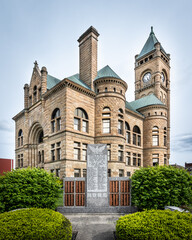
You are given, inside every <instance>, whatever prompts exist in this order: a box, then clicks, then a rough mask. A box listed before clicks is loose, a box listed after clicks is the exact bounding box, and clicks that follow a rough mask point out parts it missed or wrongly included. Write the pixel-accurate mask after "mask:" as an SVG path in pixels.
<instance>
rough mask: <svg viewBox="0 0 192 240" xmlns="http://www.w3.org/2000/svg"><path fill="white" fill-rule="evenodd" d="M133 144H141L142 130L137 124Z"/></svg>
mask: <svg viewBox="0 0 192 240" xmlns="http://www.w3.org/2000/svg"><path fill="white" fill-rule="evenodd" d="M133 144H134V145H137V146H141V131H140V128H139V127H138V126H137V125H135V126H134V128H133Z"/></svg>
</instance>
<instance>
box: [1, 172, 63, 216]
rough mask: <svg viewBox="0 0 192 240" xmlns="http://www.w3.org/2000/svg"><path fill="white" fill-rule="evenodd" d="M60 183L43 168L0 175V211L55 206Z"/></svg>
mask: <svg viewBox="0 0 192 240" xmlns="http://www.w3.org/2000/svg"><path fill="white" fill-rule="evenodd" d="M59 189H60V184H59V182H58V181H57V179H56V177H55V176H54V175H53V174H50V173H47V172H46V171H45V170H43V169H38V168H33V169H30V168H27V169H17V170H13V171H12V172H7V173H6V174H5V175H4V176H1V177H0V212H4V211H10V210H13V209H18V208H31V207H38V208H52V209H54V208H55V202H56V200H57V198H58V194H59Z"/></svg>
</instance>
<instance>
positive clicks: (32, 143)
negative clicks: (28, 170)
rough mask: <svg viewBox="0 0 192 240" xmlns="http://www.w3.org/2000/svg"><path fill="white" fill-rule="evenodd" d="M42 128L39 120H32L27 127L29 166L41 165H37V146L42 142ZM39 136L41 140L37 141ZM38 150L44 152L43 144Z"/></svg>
mask: <svg viewBox="0 0 192 240" xmlns="http://www.w3.org/2000/svg"><path fill="white" fill-rule="evenodd" d="M43 136H44V132H43V128H42V126H41V124H40V123H39V122H34V123H33V124H32V126H31V127H30V129H29V135H28V142H29V155H28V161H29V165H30V166H31V167H42V166H40V165H39V163H40V161H39V160H38V158H39V147H40V145H41V144H42V143H43ZM40 138H41V141H39V140H40ZM40 150H41V151H42V150H43V152H44V149H43V145H41V147H40Z"/></svg>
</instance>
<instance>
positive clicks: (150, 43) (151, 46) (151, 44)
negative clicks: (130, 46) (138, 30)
mask: <svg viewBox="0 0 192 240" xmlns="http://www.w3.org/2000/svg"><path fill="white" fill-rule="evenodd" d="M156 43H159V44H160V42H159V41H158V39H157V38H156V36H155V33H154V32H153V27H151V32H150V34H149V37H148V39H147V41H146V43H145V45H144V47H143V48H142V50H141V52H140V54H139V55H138V56H137V57H136V60H138V59H140V58H142V57H144V56H145V55H147V54H149V53H150V52H152V51H154V50H155V49H156V48H155V44H156ZM160 49H161V51H163V52H164V53H165V54H166V55H167V53H166V52H165V50H164V49H163V47H162V45H161V44H160Z"/></svg>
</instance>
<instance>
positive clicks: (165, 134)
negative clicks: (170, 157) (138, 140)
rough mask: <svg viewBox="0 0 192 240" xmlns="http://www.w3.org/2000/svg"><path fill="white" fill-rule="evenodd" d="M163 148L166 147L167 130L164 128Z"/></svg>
mask: <svg viewBox="0 0 192 240" xmlns="http://www.w3.org/2000/svg"><path fill="white" fill-rule="evenodd" d="M164 146H165V147H166V146H167V128H166V127H164Z"/></svg>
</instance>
